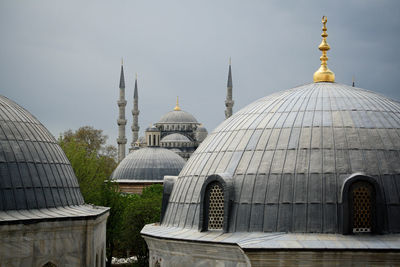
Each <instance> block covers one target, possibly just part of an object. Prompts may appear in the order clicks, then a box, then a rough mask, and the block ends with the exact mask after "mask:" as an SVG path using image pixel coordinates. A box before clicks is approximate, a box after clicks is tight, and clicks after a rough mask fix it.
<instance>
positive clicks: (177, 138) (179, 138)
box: [161, 133, 191, 143]
mask: <svg viewBox="0 0 400 267" xmlns="http://www.w3.org/2000/svg"><path fill="white" fill-rule="evenodd" d="M169 142H176V143H190V142H191V141H190V139H189V138H187V137H186V136H184V135H183V134H179V133H173V134H169V135H166V136H164V137H163V138H162V139H161V143H169Z"/></svg>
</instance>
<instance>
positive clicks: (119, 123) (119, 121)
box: [117, 119, 126, 125]
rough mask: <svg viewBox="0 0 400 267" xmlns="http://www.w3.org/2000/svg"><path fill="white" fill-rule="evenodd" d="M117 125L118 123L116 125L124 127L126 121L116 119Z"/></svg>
mask: <svg viewBox="0 0 400 267" xmlns="http://www.w3.org/2000/svg"><path fill="white" fill-rule="evenodd" d="M117 123H118V125H126V120H125V119H118V120H117Z"/></svg>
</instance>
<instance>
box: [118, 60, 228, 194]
mask: <svg viewBox="0 0 400 267" xmlns="http://www.w3.org/2000/svg"><path fill="white" fill-rule="evenodd" d="M232 87H233V86H232V70H231V63H230V62H229V71H228V82H227V99H226V101H225V106H226V110H225V117H226V118H228V117H230V116H231V115H232V107H233V105H234V101H233V100H232ZM119 89H120V91H119V92H120V95H119V96H120V98H119V100H118V102H117V103H118V107H119V117H118V120H117V124H118V139H117V143H118V161H119V164H118V166H117V168H116V169H115V170H114V172H113V173H112V175H111V180H113V181H115V182H116V183H118V185H119V189H120V190H121V192H125V193H133V194H140V193H142V191H143V188H144V187H146V186H149V185H152V184H163V183H164V176H176V175H178V174H179V172H180V171H181V170H182V168H183V166H184V165H185V163H186V161H187V160H188V159H189V158H190V156H191V155H192V154H193V152H194V151H195V150H196V149H197V147H198V146H199V145H200V144H201V142H203V140H204V139H205V138H206V137H207V134H208V132H207V130H206V128H204V127H203V126H202V124H200V123H199V122H198V121H197V119H196V118H195V117H194V116H193V115H192V114H190V113H188V112H186V111H184V110H182V109H181V108H180V106H179V102H178V98H177V100H176V106H175V108H174V109H173V110H171V111H169V112H167V113H166V114H164V115H163V116H162V117H161V119H160V120H159V121H158V122H157V123H155V124H154V125H152V126H150V127H148V128H147V129H146V131H145V136H144V137H142V138H139V124H138V116H139V113H140V111H139V106H138V102H139V95H138V86H137V76H136V79H135V88H134V93H133V110H132V115H133V120H132V121H133V123H132V127H131V129H132V142H131V147H130V149H129V154H128V155H127V156H125V150H126V147H125V146H126V143H127V139H126V136H125V126H126V123H127V120H126V119H125V106H126V103H127V101H126V100H125V78H124V68H123V64H121V75H120V83H119Z"/></svg>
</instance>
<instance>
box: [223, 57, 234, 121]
mask: <svg viewBox="0 0 400 267" xmlns="http://www.w3.org/2000/svg"><path fill="white" fill-rule="evenodd" d="M231 65H232V62H231V58H229V72H228V83H227V93H226V100H225V107H226V109H225V119H227V118H229V117H230V116H232V107H233V105H234V104H235V101H233V100H232V87H233V86H232V68H231Z"/></svg>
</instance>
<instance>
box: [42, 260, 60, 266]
mask: <svg viewBox="0 0 400 267" xmlns="http://www.w3.org/2000/svg"><path fill="white" fill-rule="evenodd" d="M42 267H57V265H55V264H54V263H52V262H51V261H49V262H47V263H45V264H44V265H43V266H42Z"/></svg>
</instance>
